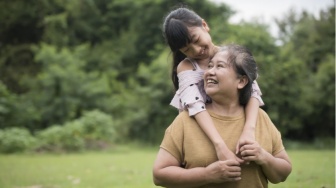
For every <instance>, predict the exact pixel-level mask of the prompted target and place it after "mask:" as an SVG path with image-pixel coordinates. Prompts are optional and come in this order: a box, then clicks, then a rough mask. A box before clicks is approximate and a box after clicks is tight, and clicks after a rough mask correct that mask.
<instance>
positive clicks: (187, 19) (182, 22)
mask: <svg viewBox="0 0 336 188" xmlns="http://www.w3.org/2000/svg"><path fill="white" fill-rule="evenodd" d="M201 26H202V18H201V17H200V16H199V15H197V14H196V13H195V12H194V11H192V10H190V9H188V8H185V7H181V8H177V9H175V10H173V11H171V12H170V13H169V14H168V15H167V16H166V17H165V19H164V23H163V36H164V38H165V40H166V42H167V43H168V45H169V47H170V49H171V52H172V54H173V66H172V72H171V78H172V81H173V84H174V87H175V89H176V90H177V89H178V78H177V72H176V69H177V66H178V64H179V63H180V62H181V61H182V60H183V59H184V58H186V56H185V55H184V54H183V53H182V52H180V50H179V49H181V48H183V47H185V46H186V45H187V44H189V43H190V42H191V37H190V35H189V31H188V27H201Z"/></svg>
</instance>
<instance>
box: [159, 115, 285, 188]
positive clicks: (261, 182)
mask: <svg viewBox="0 0 336 188" xmlns="http://www.w3.org/2000/svg"><path fill="white" fill-rule="evenodd" d="M209 113H210V115H211V117H212V119H213V121H214V124H215V126H216V128H217V130H218V131H219V133H220V135H221V136H222V138H223V139H224V141H225V143H226V145H227V146H228V148H229V149H230V150H231V151H234V150H235V146H236V143H237V141H238V139H239V137H240V135H241V132H242V130H243V127H244V122H245V114H241V115H240V116H237V117H225V116H219V115H217V114H214V113H212V112H211V111H209ZM255 136H256V141H257V142H258V143H259V144H260V145H261V146H262V147H263V148H264V149H265V150H266V151H268V152H269V153H271V154H273V155H275V154H277V153H279V152H280V151H282V150H283V149H284V146H283V144H282V140H281V135H280V132H279V131H278V130H277V129H276V127H275V126H274V124H273V123H272V121H271V120H270V119H269V117H268V115H267V114H266V113H265V112H264V111H263V110H262V109H259V112H258V120H257V125H256V132H255ZM160 147H161V148H163V149H165V150H166V151H168V152H169V153H171V154H172V155H173V156H174V157H175V158H176V159H177V160H178V161H180V163H181V165H185V168H194V167H206V166H208V165H209V164H211V163H213V162H215V161H216V160H217V157H216V152H215V149H214V146H213V145H212V143H211V141H210V140H209V138H208V137H207V136H206V135H205V133H204V132H203V131H202V129H201V128H200V126H199V125H198V124H197V122H196V121H195V119H194V118H193V117H189V115H188V113H187V112H182V113H180V114H179V115H178V116H177V117H176V118H175V120H174V121H173V123H172V124H171V125H170V126H169V127H168V128H167V129H166V132H165V136H164V139H163V141H162V143H161V146H160ZM241 167H242V179H241V180H240V181H238V182H230V183H223V184H214V185H208V186H204V187H223V188H224V187H225V188H231V187H234V188H247V187H248V188H254V187H255V188H260V187H267V182H268V181H267V179H266V177H265V175H264V174H263V172H262V170H261V168H260V166H258V165H257V164H255V163H254V162H253V163H250V164H249V165H242V166H241Z"/></svg>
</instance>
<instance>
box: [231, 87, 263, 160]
mask: <svg viewBox="0 0 336 188" xmlns="http://www.w3.org/2000/svg"><path fill="white" fill-rule="evenodd" d="M261 95H262V93H261V91H260V88H259V86H258V83H257V82H256V81H253V83H252V96H251V98H250V100H249V102H248V103H247V105H246V106H245V116H246V117H245V126H244V129H243V132H242V134H241V135H240V138H239V140H238V143H237V145H236V154H237V153H238V152H239V148H240V147H241V144H242V143H243V142H245V141H247V140H255V126H256V124H257V118H258V111H259V106H263V105H264V102H263V101H262V99H261Z"/></svg>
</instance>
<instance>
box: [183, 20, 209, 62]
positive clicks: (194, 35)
mask: <svg viewBox="0 0 336 188" xmlns="http://www.w3.org/2000/svg"><path fill="white" fill-rule="evenodd" d="M188 30H189V34H190V36H191V42H190V43H189V44H187V45H186V46H185V47H183V48H181V49H180V51H181V52H182V53H183V54H184V55H186V56H187V57H189V58H192V59H195V60H202V59H207V58H209V57H210V56H211V55H212V53H213V46H214V45H213V43H212V40H211V37H210V34H209V30H210V29H209V27H208V25H207V24H206V22H205V21H203V24H202V27H189V28H188Z"/></svg>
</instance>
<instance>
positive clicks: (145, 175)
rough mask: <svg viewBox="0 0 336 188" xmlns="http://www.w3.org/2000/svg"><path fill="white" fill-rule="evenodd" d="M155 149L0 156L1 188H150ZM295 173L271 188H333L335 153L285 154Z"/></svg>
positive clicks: (297, 152) (319, 151)
mask: <svg viewBox="0 0 336 188" xmlns="http://www.w3.org/2000/svg"><path fill="white" fill-rule="evenodd" d="M156 152H157V150H156V149H148V148H134V147H130V148H128V147H123V148H118V149H114V150H111V151H108V152H92V153H81V154H18V155H0V187H1V188H111V187H116V188H119V187H122V188H151V187H155V186H154V185H153V183H152V165H153V162H154V159H155V156H156ZM288 153H289V155H290V157H291V159H292V163H293V171H292V174H291V175H290V176H289V178H288V179H287V181H286V182H284V183H280V184H277V185H270V187H271V188H282V187H283V188H287V187H288V188H296V187H297V188H301V187H304V188H310V187H311V188H322V187H323V188H334V187H335V152H334V150H331V151H326V150H324V151H321V150H309V151H294V150H290V151H288Z"/></svg>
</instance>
